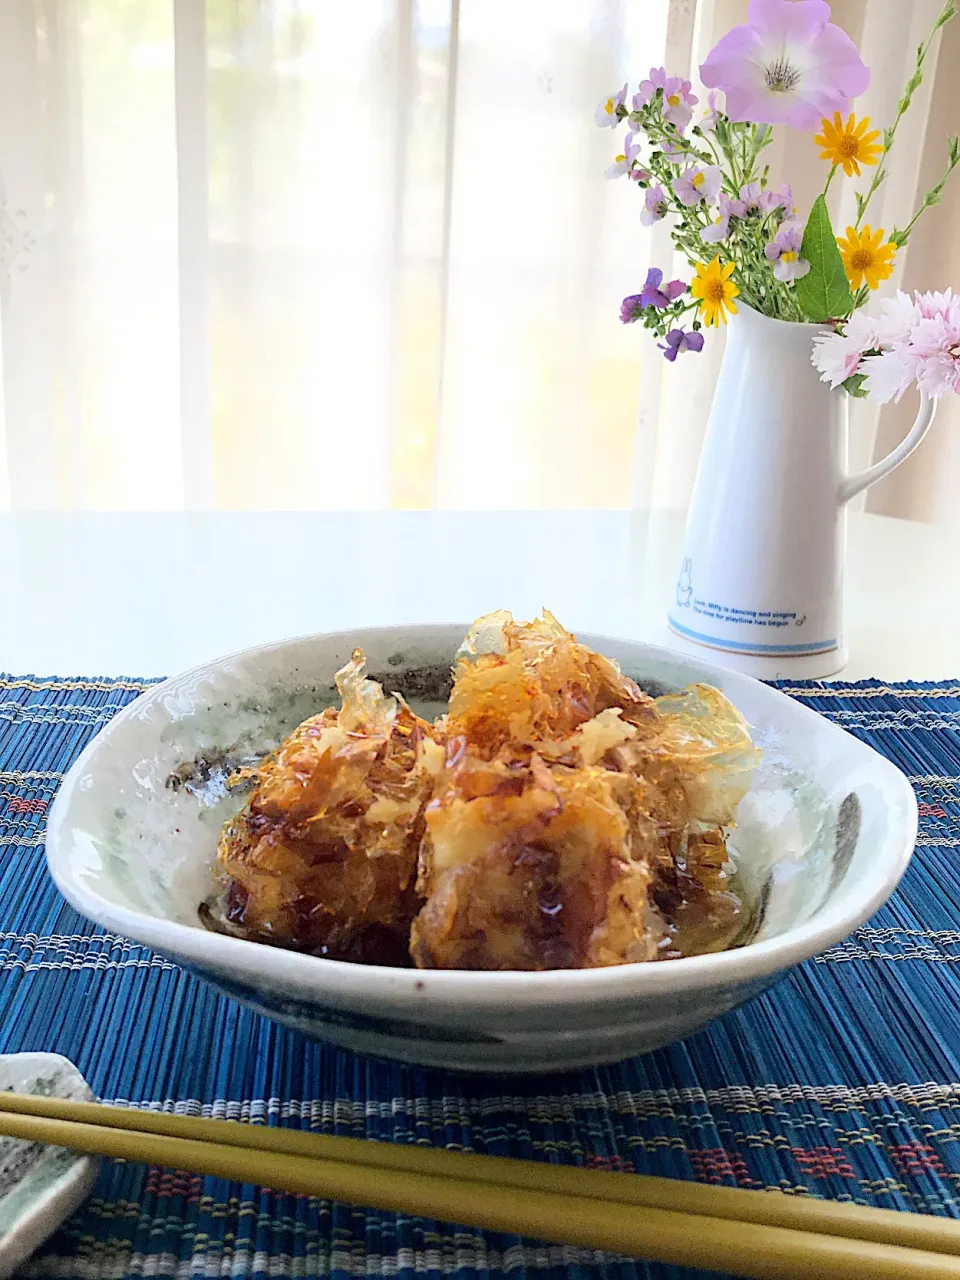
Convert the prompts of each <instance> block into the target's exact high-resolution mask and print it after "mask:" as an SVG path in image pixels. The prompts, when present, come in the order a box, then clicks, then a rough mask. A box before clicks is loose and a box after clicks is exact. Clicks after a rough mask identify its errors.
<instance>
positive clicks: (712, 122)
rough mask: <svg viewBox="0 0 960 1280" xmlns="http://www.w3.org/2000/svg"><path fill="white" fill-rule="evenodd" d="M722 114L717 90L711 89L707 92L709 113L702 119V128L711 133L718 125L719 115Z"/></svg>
mask: <svg viewBox="0 0 960 1280" xmlns="http://www.w3.org/2000/svg"><path fill="white" fill-rule="evenodd" d="M719 114H720V108H719V107H718V106H717V91H716V89H711V90H710V92H709V93H708V94H707V114H706V115H705V116H704V117H703V119H702V120H701V121H700V128H701V129H702V130H703V131H704V133H710V131H711V130H713V129H715V128H716V127H717V116H718V115H719Z"/></svg>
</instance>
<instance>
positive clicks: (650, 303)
mask: <svg viewBox="0 0 960 1280" xmlns="http://www.w3.org/2000/svg"><path fill="white" fill-rule="evenodd" d="M662 283H663V272H662V271H661V270H660V268H659V267H651V268H650V270H649V271H648V272H647V279H646V283H645V284H644V286H643V290H642V292H641V294H640V305H641V307H655V308H656V309H657V310H658V311H662V310H663V308H664V307H669V305H670V303H671V302H673V300H674V298H679V297H680V295H681V293H685V292H686V288H687V286H686V285H685V284H684V283H683V281H682V280H671V281H670V283H669V284H665V285H663V288H661V287H660V286H661V284H662Z"/></svg>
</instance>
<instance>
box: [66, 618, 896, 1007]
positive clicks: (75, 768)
mask: <svg viewBox="0 0 960 1280" xmlns="http://www.w3.org/2000/svg"><path fill="white" fill-rule="evenodd" d="M466 629H467V627H466V626H459V625H457V624H450V623H443V624H430V623H420V624H397V625H381V626H358V627H353V628H350V629H341V630H337V631H321V632H314V633H307V634H304V635H299V636H292V637H288V638H287V639H283V640H275V641H268V642H266V643H264V644H259V645H252V646H249V647H248V648H245V649H239V650H236V651H234V652H232V653H229V654H225V655H222V656H221V657H217V658H214V659H211V660H209V661H207V662H202V663H198V664H197V665H196V666H194V667H191V668H189V669H188V670H186V671H183V672H180V673H178V674H176V675H173V676H170V677H169V678H167V679H165V680H163V681H161V682H159V683H158V684H155V685H151V686H150V687H149V688H148V689H146V690H145V691H144V692H143V693H142V694H141V695H140V696H139V697H137V698H135V699H134V700H133V701H131V702H130V703H128V704H127V706H126V707H124V708H122V709H121V710H120V711H119V712H118V713H117V715H116V716H114V717H113V718H112V719H111V720H110V721H109V722H108V723H107V724H106V725H105V726H104V727H103V728H102V729H101V730H100V731H99V733H97V734H96V736H95V737H94V738H93V739H92V740H91V741H90V742H89V743H88V744H87V746H86V747H84V749H83V750H82V751H81V753H80V755H79V756H78V757H77V759H76V760H75V761H74V763H73V764H72V765H71V767H70V769H69V770H68V771H67V773H66V775H65V777H64V778H63V780H62V782H61V785H60V788H59V790H58V792H57V795H56V798H55V800H54V803H53V806H52V807H51V810H50V814H49V817H48V823H47V835H46V844H45V850H44V852H45V856H46V861H47V867H48V870H49V872H50V875H51V877H52V878H53V881H54V883H55V884H56V886H57V888H58V889H59V890H60V892H61V893H62V894H63V896H64V897H65V898H66V899H67V901H68V902H69V903H70V904H71V905H72V906H73V907H74V908H76V910H77V911H79V912H80V913H81V914H82V915H84V916H86V917H87V918H88V919H90V920H92V921H94V923H96V924H99V925H100V926H101V927H104V928H108V929H112V930H114V931H115V932H117V933H119V934H122V935H123V936H124V937H128V938H131V939H133V940H135V941H138V942H140V943H142V944H144V945H146V946H149V947H151V948H152V949H155V950H157V951H160V952H162V953H164V954H166V955H169V956H171V957H172V958H173V959H175V960H178V961H180V962H182V963H185V964H187V965H188V966H191V965H192V966H195V967H196V968H197V969H198V970H202V971H204V972H205V973H209V972H210V971H211V970H212V971H213V972H214V973H216V972H218V971H219V972H221V973H222V974H223V975H224V976H225V977H230V978H234V977H235V978H242V979H246V980H248V981H249V983H250V985H251V986H252V987H253V988H255V989H256V988H258V987H262V986H263V985H264V984H263V978H264V977H265V976H268V975H269V978H270V982H271V986H272V988H273V989H280V990H283V991H287V992H289V993H290V994H291V995H292V996H297V995H304V994H310V995H311V996H314V997H315V996H317V995H322V996H323V998H324V999H326V1000H327V1001H329V1003H330V1004H331V1005H333V1006H335V1007H341V1008H350V1007H353V1006H354V1005H355V1003H356V1001H357V1000H358V999H359V1000H361V1001H364V1002H365V1003H367V1004H371V1003H376V1002H377V1001H378V1000H383V999H385V998H387V999H389V1000H390V1002H391V1003H393V1004H394V1006H395V1007H396V1008H397V1009H401V1008H410V1007H417V1008H419V1009H421V1010H422V1009H423V1006H424V1005H425V1004H426V1003H428V1002H429V1003H432V1004H434V1005H435V1006H436V1007H437V1008H438V1010H439V1009H441V1008H442V1009H443V1010H444V1011H445V1012H447V1013H449V1012H450V1010H451V1009H454V1008H457V1007H459V1008H461V1009H463V1010H464V1012H467V1011H470V1010H475V1011H480V1010H483V1009H490V1010H494V1009H496V1008H497V1007H498V1006H499V1007H501V1008H502V1007H503V1002H504V998H505V997H509V998H510V1006H511V1007H512V1008H513V1009H515V1010H516V1009H522V1008H533V1007H536V1006H538V1005H540V1004H542V1003H543V1002H544V1001H545V1000H549V1002H550V1003H551V1004H552V1005H554V1006H558V1007H563V1006H575V1005H580V1004H583V1003H584V1001H589V1002H590V1003H615V1002H617V1001H620V1000H622V999H624V997H627V996H629V997H649V996H656V995H670V994H676V993H679V992H686V991H691V990H698V991H707V990H713V989H716V988H718V987H723V988H728V987H736V986H741V985H742V984H744V983H747V982H751V981H755V980H761V979H765V978H769V977H770V976H771V975H773V974H775V973H777V972H779V971H781V970H783V969H786V968H789V967H791V966H793V965H795V964H798V963H801V962H802V961H804V960H807V959H810V958H811V957H813V956H815V955H817V954H818V953H819V952H821V951H823V950H824V949H825V948H827V947H829V946H831V945H833V944H834V943H836V942H839V941H840V940H841V939H843V938H845V937H847V936H848V934H850V933H851V932H852V931H853V930H854V929H856V928H857V927H858V926H859V925H860V924H862V923H863V922H864V921H865V920H867V919H869V917H870V916H871V915H872V914H873V913H874V911H876V909H877V908H878V907H879V906H881V905H882V903H883V902H885V901H886V899H887V898H888V897H889V896H890V894H891V893H892V892H893V890H894V889H895V888H896V886H897V884H898V882H899V880H900V878H901V876H902V875H903V873H904V871H905V870H906V868H907V865H908V863H909V861H910V858H911V857H912V855H913V852H914V847H915V842H916V837H917V824H918V809H917V801H916V796H915V794H914V791H913V788H912V787H911V785H910V783H909V781H908V780H907V778H906V776H905V775H904V774H903V772H902V771H901V770H900V769H898V768H897V766H896V765H894V764H893V763H891V761H889V760H887V759H886V757H885V756H882V755H881V754H880V753H879V752H878V751H876V750H875V749H874V748H873V747H871V746H869V745H868V744H867V743H865V742H862V741H861V740H860V739H858V738H855V737H854V736H853V735H852V734H850V733H847V732H846V730H844V729H842V728H840V726H839V725H836V724H834V723H833V722H832V721H830V720H827V719H826V717H824V716H821V715H819V714H818V713H817V712H815V711H813V710H812V709H811V708H809V707H805V706H803V705H802V704H801V703H799V702H797V701H795V700H794V699H792V698H789V697H788V696H787V695H786V694H784V693H781V692H780V690H778V689H774V688H772V687H771V686H769V685H766V684H764V683H763V682H762V681H760V680H756V679H754V678H753V677H752V676H748V675H744V674H742V673H740V672H736V671H731V670H728V669H726V668H723V667H720V666H718V665H716V664H714V663H710V662H703V661H701V660H700V658H699V657H698V656H694V655H691V654H688V653H683V652H680V651H678V650H675V649H670V648H667V647H665V646H662V645H657V644H651V643H649V642H648V641H645V640H637V639H630V638H629V637H624V636H609V635H603V634H598V633H593V632H586V631H579V632H578V633H577V634H578V637H579V638H580V639H581V640H582V642H583V643H586V644H589V645H590V647H591V648H595V649H598V650H599V651H600V652H603V651H604V650H603V645H604V644H610V645H615V646H624V645H625V646H627V647H629V648H631V649H633V650H635V651H636V654H637V658H638V660H640V661H642V655H643V653H647V654H649V655H650V658H651V660H657V659H659V660H662V661H665V662H668V663H669V662H673V663H681V664H685V665H687V666H691V667H694V668H696V670H697V671H698V672H700V673H702V674H703V677H704V679H705V680H707V681H708V682H710V683H716V684H718V685H719V686H720V687H724V686H725V687H726V690H727V692H728V693H730V692H731V689H732V690H734V691H735V690H736V688H737V687H747V688H752V689H758V690H760V691H761V695H760V696H761V697H762V698H768V699H769V700H770V701H771V702H772V703H773V704H774V705H776V704H777V703H778V702H781V701H782V702H783V703H785V704H788V705H789V707H790V709H791V715H792V716H794V717H797V718H800V719H801V720H804V719H805V720H809V721H810V722H816V724H817V726H818V729H819V731H820V732H824V731H826V732H827V733H829V734H830V735H831V736H837V735H840V736H842V738H843V739H845V740H846V746H847V749H848V750H849V749H851V747H852V748H853V749H854V750H855V751H856V753H857V754H858V755H860V756H862V757H863V758H864V759H868V760H870V761H871V763H872V765H873V767H874V768H875V769H879V771H880V773H882V774H885V775H886V776H885V778H884V780H883V786H884V791H885V793H886V794H887V795H888V796H889V798H890V800H891V805H892V806H894V805H896V804H897V801H899V804H900V807H901V809H902V819H903V823H902V824H901V825H900V826H899V827H898V825H897V824H895V823H894V824H889V825H888V826H887V828H886V830H885V831H884V833H883V838H882V841H881V842H880V843H879V845H878V847H876V848H875V850H874V857H873V861H872V863H871V866H870V871H869V874H868V875H867V876H865V877H863V878H862V880H861V882H860V883H859V885H858V887H859V888H861V890H862V892H860V893H858V894H856V895H851V894H850V893H849V891H848V892H847V893H846V894H843V895H840V902H836V901H834V902H832V903H831V898H830V897H828V898H827V900H826V901H825V902H824V904H823V905H822V906H821V908H820V909H819V910H818V911H817V912H816V913H815V914H814V915H813V917H812V918H811V919H810V920H808V921H806V922H804V923H803V924H800V925H798V926H795V927H794V928H791V929H787V930H785V931H784V932H783V933H781V934H778V935H777V936H776V937H773V938H768V939H765V940H763V941H761V942H753V943H748V944H746V945H745V946H743V947H738V948H735V949H732V950H728V951H718V952H711V953H708V954H705V955H697V956H686V957H682V958H680V959H675V960H669V961H662V962H658V963H653V962H646V963H641V962H638V963H635V964H624V965H611V966H608V967H605V968H591V969H552V970H543V971H538V972H526V971H522V970H505V971H489V970H482V971H474V970H460V969H401V968H394V967H390V966H386V965H366V964H356V963H353V962H350V961H343V960H329V959H324V958H322V957H319V956H311V955H306V954H304V953H303V952H297V951H290V950H285V949H283V948H281V947H271V946H267V945H264V944H263V943H259V942H252V941H248V940H246V939H243V938H232V937H229V936H226V935H224V934H218V933H214V932H211V931H209V930H206V929H204V928H203V927H202V925H199V924H197V925H187V924H181V923H179V922H177V921H173V920H164V919H162V918H161V917H158V916H151V915H148V914H147V913H145V912H140V911H134V910H132V909H131V908H129V907H124V906H121V905H119V904H117V903H115V902H113V901H112V900H110V899H108V898H104V897H103V896H102V895H101V894H99V893H97V892H96V891H95V890H93V889H91V888H89V887H87V886H85V885H83V884H82V883H81V882H80V881H79V880H78V879H77V878H76V877H75V876H74V875H73V874H72V872H71V867H70V860H69V854H68V843H69V839H70V831H69V816H70V807H71V800H72V796H73V793H74V791H75V789H76V788H77V786H78V784H79V783H80V780H81V778H82V777H83V774H84V772H85V770H86V768H87V767H88V764H89V762H90V761H92V760H93V759H94V758H95V757H96V755H97V754H98V752H99V751H100V750H102V749H103V746H104V744H105V743H106V742H107V741H108V740H109V737H110V736H111V734H112V733H113V732H114V731H115V726H117V725H122V724H123V723H124V722H125V721H126V720H128V719H132V718H133V717H134V716H135V715H136V714H138V713H139V712H140V711H141V710H142V709H143V707H144V706H145V705H146V704H147V703H149V702H153V701H157V700H159V699H160V698H162V697H163V696H165V695H166V694H169V693H170V692H171V691H172V690H174V689H175V688H176V687H177V686H179V685H181V684H185V683H187V682H189V681H191V680H194V679H196V678H197V677H198V676H202V675H204V674H208V673H209V672H210V671H211V670H212V669H216V668H217V667H223V666H226V665H227V664H229V663H233V662H235V661H238V660H241V659H243V660H250V659H256V658H257V657H261V656H267V655H274V654H276V653H278V652H279V651H282V650H284V649H288V648H294V647H296V646H300V645H305V644H309V643H311V642H314V641H325V642H330V641H337V640H341V639H342V640H343V642H344V643H345V644H347V645H349V646H350V647H351V648H352V647H354V645H355V644H357V643H359V644H360V645H361V646H362V644H363V641H364V637H368V636H369V637H374V636H386V635H388V634H390V633H394V634H395V633H398V632H400V633H402V634H403V635H404V636H405V637H410V638H412V639H414V640H415V639H416V638H417V637H423V639H424V640H429V641H432V642H433V643H437V642H438V641H439V642H443V641H445V640H447V639H453V638H455V637H462V636H463V635H464V633H465V632H466ZM734 700H735V697H734ZM842 883H843V882H842V881H841V884H842ZM844 903H846V905H845V906H844ZM214 980H215V978H214Z"/></svg>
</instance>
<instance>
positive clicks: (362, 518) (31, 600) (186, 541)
mask: <svg viewBox="0 0 960 1280" xmlns="http://www.w3.org/2000/svg"><path fill="white" fill-rule="evenodd" d="M681 534H682V517H681V516H680V515H679V514H678V513H674V512H653V513H648V512H624V511H580V512H573V513H570V512H508V513H496V514H488V513H472V512H443V511H411V512H346V513H337V512H330V513H328V512H310V513H296V512H291V513H284V512H276V513H274V512H266V513H238V512H215V513H203V514H183V513H158V514H126V513H117V514H46V513H43V514H40V513H37V514H33V513H30V514H21V513H13V514H5V515H2V516H0V669H5V670H7V671H10V672H16V673H20V674H23V673H27V672H33V673H35V674H42V675H51V674H56V675H137V676H141V675H142V676H146V675H167V674H171V673H173V672H175V671H178V670H182V669H183V668H185V667H189V666H192V665H194V664H196V663H198V662H202V661H204V660H205V659H207V658H211V657H214V656H215V655H217V654H220V653H225V652H229V651H231V650H234V649H241V648H245V647H246V646H248V645H252V644H257V643H260V642H262V641H266V640H274V639H280V638H283V637H286V636H292V635H298V634H304V633H308V632H312V631H325V630H340V629H343V628H349V627H352V626H369V625H376V624H387V623H412V622H455V621H464V622H467V621H470V620H471V619H472V618H474V617H475V616H477V615H478V614H481V613H485V612H489V611H490V610H491V609H497V608H509V609H512V610H513V612H514V614H515V615H516V616H517V617H522V618H526V617H530V616H533V614H535V613H536V612H537V611H538V610H539V609H540V607H541V606H544V605H545V606H546V607H547V608H549V609H551V610H552V611H553V612H554V613H555V614H556V615H557V617H558V618H559V619H560V621H561V622H563V623H564V624H565V625H566V626H568V627H570V628H571V629H574V630H576V629H580V630H584V631H588V630H589V631H598V632H601V633H606V634H609V635H621V636H628V637H633V638H639V639H646V640H650V641H653V642H655V643H660V644H665V645H669V646H670V647H673V648H684V649H687V651H688V652H697V653H698V654H699V655H700V656H701V658H705V659H708V660H710V661H716V662H720V663H722V662H723V660H724V659H723V655H722V654H716V653H713V652H712V651H708V650H703V649H696V648H691V647H690V646H688V645H686V644H684V643H683V642H681V641H679V640H678V639H677V638H676V637H674V636H672V635H671V633H670V632H668V631H667V628H666V625H665V621H664V619H665V614H666V604H667V599H668V596H669V592H670V590H671V588H672V585H673V582H674V578H675V574H676V566H677V563H678V556H679V550H680V538H681ZM952 577H953V566H952V565H951V564H950V558H949V555H948V553H947V550H946V549H945V548H944V547H943V546H942V544H941V543H940V542H939V541H938V536H937V532H936V530H935V529H933V528H932V527H931V526H929V525H924V524H918V523H914V522H910V521H903V520H892V519H888V518H885V517H881V516H857V515H855V516H852V517H851V523H850V547H849V559H848V571H847V602H846V634H847V641H848V647H849V651H850V660H849V663H848V665H847V667H846V668H845V670H844V671H843V672H842V673H840V675H839V678H842V679H852V680H856V679H862V678H864V677H866V676H878V677H880V678H883V679H887V680H903V679H916V680H935V679H949V678H953V677H960V593H957V592H956V591H955V590H953V589H952V587H951V578H952ZM782 662H783V675H784V676H786V677H788V678H789V676H790V675H791V674H796V673H795V672H792V671H791V666H790V660H789V659H782Z"/></svg>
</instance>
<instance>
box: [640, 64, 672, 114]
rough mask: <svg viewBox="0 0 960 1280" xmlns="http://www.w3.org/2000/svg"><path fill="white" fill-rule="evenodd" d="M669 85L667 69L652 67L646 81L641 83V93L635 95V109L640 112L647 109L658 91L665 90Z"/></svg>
mask: <svg viewBox="0 0 960 1280" xmlns="http://www.w3.org/2000/svg"><path fill="white" fill-rule="evenodd" d="M666 83H667V69H666V67H651V68H650V74H649V76H648V77H647V78H646V80H641V81H640V92H639V93H637V94H634V98H633V109H634V111H639V110H640V109H641V107H645V106H646V105H647V103H648V102H649V101H650V99H651V98H652V97H653V95H654V94H655V93H656V92H657V90H658V89H663V88H665V86H666Z"/></svg>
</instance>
